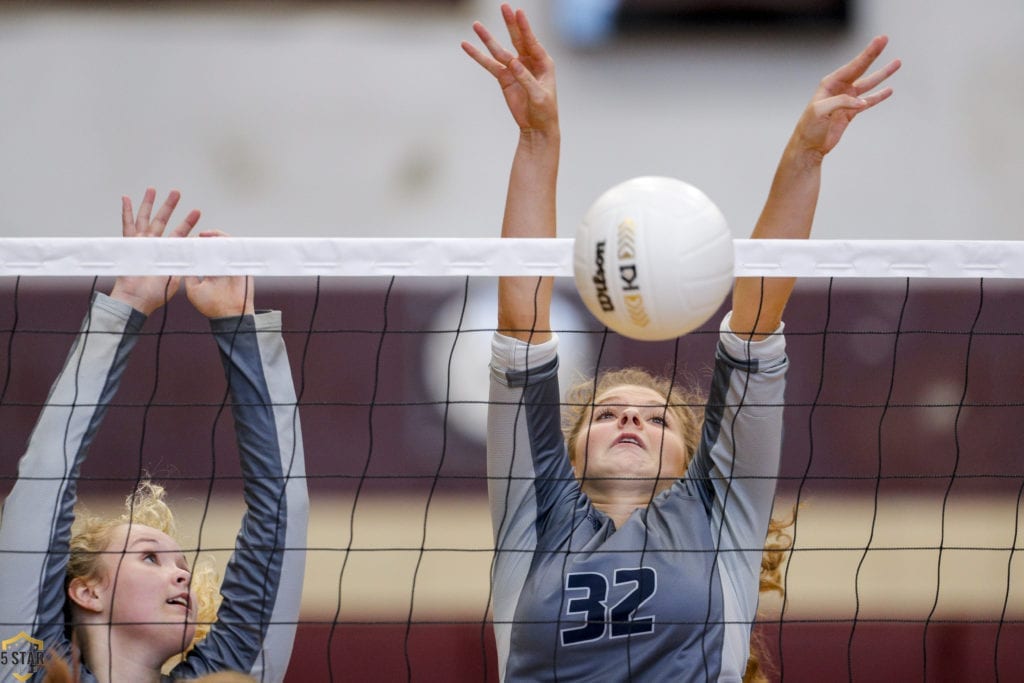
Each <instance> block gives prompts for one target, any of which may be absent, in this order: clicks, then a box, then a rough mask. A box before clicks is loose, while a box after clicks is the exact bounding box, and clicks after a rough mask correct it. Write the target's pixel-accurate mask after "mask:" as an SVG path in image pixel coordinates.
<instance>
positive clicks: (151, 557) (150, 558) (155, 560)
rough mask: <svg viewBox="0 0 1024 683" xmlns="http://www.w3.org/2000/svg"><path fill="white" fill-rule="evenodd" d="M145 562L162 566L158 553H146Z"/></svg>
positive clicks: (143, 559)
mask: <svg viewBox="0 0 1024 683" xmlns="http://www.w3.org/2000/svg"><path fill="white" fill-rule="evenodd" d="M142 561H143V562H150V563H152V564H160V558H159V557H157V555H156V553H146V554H144V555H143V556H142Z"/></svg>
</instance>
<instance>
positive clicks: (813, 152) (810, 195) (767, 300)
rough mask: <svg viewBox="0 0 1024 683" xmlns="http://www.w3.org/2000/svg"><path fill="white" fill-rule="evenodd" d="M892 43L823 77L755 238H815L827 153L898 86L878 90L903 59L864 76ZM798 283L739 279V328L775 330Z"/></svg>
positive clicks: (749, 333)
mask: <svg viewBox="0 0 1024 683" xmlns="http://www.w3.org/2000/svg"><path fill="white" fill-rule="evenodd" d="M888 42H889V39H888V38H886V37H885V36H878V37H877V38H874V39H873V40H872V41H871V42H870V43H868V45H867V47H865V48H864V49H863V50H862V51H861V53H860V54H859V55H857V56H856V57H854V58H853V59H852V60H851V61H850V62H849V63H848V64H846V65H844V66H841V67H840V68H838V69H836V70H835V71H833V72H832V73H830V74H829V75H828V76H825V78H823V79H821V82H820V83H819V84H818V89H817V90H816V91H815V92H814V96H813V97H812V98H811V101H810V102H809V103H808V104H807V106H806V107H805V108H804V111H803V113H802V114H801V115H800V119H799V120H798V121H797V124H796V128H794V129H793V134H792V135H791V136H790V138H789V142H788V143H787V144H786V149H785V150H784V151H783V153H782V158H781V159H780V160H779V165H778V167H777V168H776V170H775V177H774V178H773V180H772V186H771V190H770V191H769V193H768V199H767V200H766V201H765V205H764V208H763V209H762V210H761V215H760V217H759V218H758V220H757V225H756V226H754V232H753V234H752V235H751V237H754V238H758V239H763V238H766V239H806V238H807V237H809V236H810V234H811V228H812V227H813V225H814V212H815V209H816V207H817V205H818V194H819V192H820V189H821V166H822V161H823V159H824V158H825V155H826V154H828V153H829V152H831V151H832V149H834V148H835V146H836V145H837V144H838V143H839V140H840V139H841V138H842V137H843V133H844V132H845V131H846V128H847V126H849V125H850V122H851V121H852V120H853V119H854V117H855V116H857V115H858V114H860V113H861V112H863V111H865V110H867V109H870V108H871V107H873V106H875V105H876V104H878V103H879V102H882V101H883V100H886V99H888V98H889V96H890V95H892V88H888V87H886V88H882V89H881V90H877V91H876V90H875V88H877V87H878V86H879V85H881V83H882V82H883V81H885V79H887V78H889V76H891V75H892V74H894V73H896V70H897V69H899V68H900V65H901V64H900V60H898V59H894V60H892V61H891V62H889V63H888V64H886V65H885V66H883V67H882V68H880V69H878V70H877V71H874V72H872V73H871V74H870V75H867V76H865V75H864V74H865V73H866V72H867V70H868V69H869V68H871V65H872V64H873V63H874V62H875V60H876V59H878V57H879V55H881V54H882V50H884V49H885V46H886V45H887V44H888ZM794 283H795V280H794V279H793V278H763V279H762V278H749V277H741V278H736V285H735V286H734V287H733V291H732V306H733V310H732V320H731V325H732V329H733V331H735V332H737V333H738V334H740V335H742V336H744V337H746V338H750V339H753V340H759V339H763V338H764V337H765V335H768V334H771V333H773V332H774V331H775V330H776V329H777V328H778V326H779V324H780V322H781V320H782V313H783V310H784V309H785V307H786V304H787V302H788V301H789V297H790V295H791V294H792V291H793V285H794Z"/></svg>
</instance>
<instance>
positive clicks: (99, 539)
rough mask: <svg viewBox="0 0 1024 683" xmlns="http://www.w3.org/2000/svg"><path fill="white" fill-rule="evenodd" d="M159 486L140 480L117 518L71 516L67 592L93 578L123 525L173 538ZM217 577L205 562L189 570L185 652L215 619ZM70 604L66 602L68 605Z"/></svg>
mask: <svg viewBox="0 0 1024 683" xmlns="http://www.w3.org/2000/svg"><path fill="white" fill-rule="evenodd" d="M165 496H166V491H165V490H164V487H163V486H160V485H159V484H154V483H153V482H151V481H149V480H148V479H147V480H143V481H142V482H140V483H139V485H138V487H137V488H136V489H135V491H134V492H133V493H132V494H131V495H129V496H128V497H127V498H125V501H124V512H123V513H121V514H120V515H119V516H117V517H100V516H96V515H91V514H88V513H85V512H82V513H78V514H76V516H75V523H74V525H73V527H72V532H71V543H70V548H69V553H68V566H67V571H66V573H65V576H64V588H65V591H66V590H67V588H68V586H69V585H70V584H71V582H72V581H73V580H74V579H76V578H84V579H89V578H95V577H96V576H97V575H98V573H99V569H100V557H101V556H102V554H103V553H104V552H106V551H107V548H108V547H109V546H110V542H111V539H112V538H113V532H114V530H115V529H117V528H118V527H121V526H124V525H125V524H130V525H136V524H139V525H144V526H148V527H152V528H153V529H156V530H158V531H162V532H163V533H165V534H167V535H168V536H170V537H171V538H175V539H176V538H177V528H176V526H175V524H174V514H173V513H172V512H171V508H170V507H168V505H167V503H165V502H164V497H165ZM219 584H220V577H219V576H218V575H217V572H216V570H215V569H214V568H213V566H212V565H210V564H209V563H207V562H201V563H199V562H197V563H196V566H194V567H192V578H191V585H192V590H193V591H194V592H195V595H196V621H197V624H196V634H195V637H194V638H193V639H192V643H191V644H190V645H189V647H188V648H186V650H185V652H188V651H189V650H191V649H192V648H193V647H195V645H196V644H197V643H198V642H199V641H200V640H202V639H203V638H205V637H206V634H208V633H209V632H210V627H211V626H212V625H213V622H214V621H215V620H216V618H217V609H218V608H219V607H220V603H221V595H220V590H219ZM69 602H70V601H69Z"/></svg>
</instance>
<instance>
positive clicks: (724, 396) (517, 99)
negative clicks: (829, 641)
mask: <svg viewBox="0 0 1024 683" xmlns="http://www.w3.org/2000/svg"><path fill="white" fill-rule="evenodd" d="M502 15H503V18H504V21H505V25H506V27H507V29H508V33H509V37H510V41H511V45H512V48H513V50H514V51H511V50H509V49H506V48H505V47H503V46H502V45H501V44H500V43H499V42H498V41H497V40H495V38H494V37H493V36H492V35H491V34H490V33H489V32H488V31H487V30H486V29H485V28H484V27H483V26H481V25H480V24H479V23H477V24H474V30H475V31H476V34H477V35H478V37H479V38H480V40H481V41H482V42H483V44H484V46H485V47H486V52H484V51H481V50H479V49H477V48H475V47H473V45H471V44H469V43H463V49H464V50H465V51H466V52H467V53H468V54H469V55H470V56H471V57H472V58H473V59H474V60H475V61H477V62H478V63H479V64H480V65H481V66H483V67H484V68H485V69H486V70H487V71H488V72H489V73H490V74H491V75H492V76H494V78H495V79H496V80H497V81H498V84H499V85H500V86H501V89H502V93H503V94H504V96H505V101H506V103H507V105H508V107H509V109H510V111H511V113H512V116H513V118H514V119H515V122H516V123H517V124H518V126H519V129H520V134H519V143H518V147H517V148H516V152H515V158H514V161H513V164H512V171H511V178H510V180H509V186H508V197H507V203H506V205H505V214H504V220H503V225H502V236H503V237H507V238H512V237H554V236H555V185H556V177H557V172H558V162H559V140H560V133H559V123H558V108H557V102H556V89H555V70H554V65H553V62H552V60H551V58H550V57H549V55H548V54H547V52H546V51H545V50H544V48H543V47H542V46H541V44H540V43H539V42H538V41H537V38H536V37H535V36H534V34H533V32H532V30H531V28H530V25H529V23H528V21H527V18H526V16H525V14H524V13H523V12H522V11H521V10H519V11H515V12H514V11H512V10H511V9H510V8H509V7H508V6H507V5H503V6H502ZM885 44H886V39H885V38H884V37H879V38H875V39H874V40H872V41H871V43H870V44H869V45H868V46H867V47H866V48H865V49H864V51H863V52H861V54H859V55H858V56H857V57H856V58H854V59H853V61H851V62H850V63H849V64H847V65H846V66H843V67H842V68H840V69H839V70H837V71H835V72H833V73H832V74H830V75H829V76H826V77H825V78H824V79H823V80H822V81H821V84H820V85H819V87H818V90H817V92H816V93H815V95H814V97H813V98H812V100H811V102H810V103H809V104H808V106H807V108H806V109H805V110H804V112H803V115H802V116H801V117H800V120H799V121H798V123H797V125H796V129H795V130H794V132H793V135H792V137H791V138H790V140H789V143H788V144H787V146H786V149H785V151H784V153H783V155H782V160H781V162H780V163H779V166H778V169H777V172H776V175H775V179H774V182H773V184H772V187H771V192H770V195H769V197H768V200H767V203H766V205H765V207H764V210H763V212H762V214H761V216H760V218H759V220H758V223H757V226H756V227H755V229H754V237H758V238H770V237H774V238H806V237H807V236H808V235H809V233H810V229H811V223H812V218H813V214H814V208H815V204H816V203H817V197H818V188H819V180H820V172H821V163H822V158H823V157H824V156H825V154H827V153H828V152H829V151H831V150H832V148H833V147H834V146H835V145H836V143H837V142H838V141H839V139H840V137H841V136H842V133H843V131H844V130H845V129H846V126H847V125H848V124H849V123H850V121H851V120H852V119H853V118H854V116H855V115H857V114H859V113H861V112H863V111H864V110H865V109H868V108H870V107H872V106H874V105H876V104H878V103H879V102H881V101H883V100H884V99H886V98H887V97H889V95H890V94H891V92H892V91H891V90H890V89H889V88H884V89H881V90H878V91H877V92H871V91H872V90H874V88H875V87H877V86H878V85H879V84H881V83H882V82H883V81H884V80H885V79H886V78H888V77H889V76H890V75H891V74H892V73H893V72H894V71H895V70H896V69H897V68H898V67H899V62H898V61H893V62H891V63H889V64H887V65H886V66H884V67H882V68H881V69H879V70H877V71H875V72H873V73H871V74H870V75H865V74H866V72H867V70H868V68H869V67H870V65H871V64H872V63H873V62H874V61H875V59H876V58H877V57H878V56H879V54H880V53H881V52H882V49H883V48H884V47H885ZM868 93H870V94H868ZM793 284H794V283H793V280H791V279H775V280H761V279H743V278H740V279H737V281H736V283H735V287H734V290H733V301H732V306H733V310H732V312H731V314H729V315H727V316H726V317H725V319H724V320H723V321H722V326H721V335H720V343H719V345H718V350H717V354H716V356H717V357H716V367H715V372H714V376H713V379H712V384H711V390H710V397H709V398H708V401H707V404H706V408H705V411H704V416H703V420H701V419H700V418H699V417H698V416H697V415H695V414H693V413H692V412H691V411H689V410H687V408H686V407H685V406H686V405H687V403H689V401H688V400H686V399H685V398H682V399H679V398H677V397H676V392H674V391H673V392H672V393H671V395H670V393H669V387H670V386H672V383H671V381H669V380H657V379H654V378H651V377H650V376H649V375H647V374H646V373H644V372H642V371H628V372H625V373H619V374H617V375H611V376H606V377H600V378H598V379H597V380H596V381H591V382H589V383H588V386H589V390H588V391H586V392H584V394H585V395H584V396H583V397H582V399H581V397H579V396H576V397H572V398H570V399H569V402H570V403H580V404H582V407H581V409H580V410H577V411H575V413H570V414H569V415H568V416H565V417H563V416H562V415H560V410H559V405H560V397H559V387H558V377H557V372H556V371H557V362H558V361H557V355H556V346H557V338H556V337H555V335H553V334H552V333H551V332H550V329H551V328H550V323H549V309H550V302H551V292H552V282H551V280H550V279H541V280H539V281H538V280H537V279H536V278H508V277H506V278H502V279H501V280H500V283H499V294H498V301H499V303H498V329H499V332H498V333H497V334H496V335H495V337H494V341H493V347H492V348H493V357H492V361H491V397H490V416H489V425H488V433H489V438H488V481H489V482H490V491H489V493H490V501H491V514H492V522H493V525H494V533H495V543H496V548H497V552H496V557H495V562H494V567H493V574H492V581H493V603H494V605H493V608H494V624H495V634H496V638H497V644H498V652H499V666H500V670H501V675H502V677H503V678H504V679H505V680H531V681H532V680H550V679H553V678H554V679H561V680H624V679H630V680H632V679H637V680H657V681H662V680H665V681H668V680H672V681H680V680H730V681H738V680H740V679H741V678H743V676H744V675H745V670H746V667H747V662H748V654H749V645H750V631H751V624H752V622H753V621H754V619H755V613H756V609H757V602H758V587H759V586H758V584H759V574H760V567H761V557H762V552H761V548H762V546H763V544H764V542H765V537H766V533H767V531H768V526H769V519H770V515H771V510H772V502H773V498H774V493H775V478H776V477H777V473H778V465H779V451H780V447H781V441H782V433H781V430H782V407H781V406H782V399H783V387H784V384H785V374H786V367H787V362H788V361H787V358H786V354H785V341H784V338H783V335H782V312H783V309H784V308H785V305H786V302H787V301H788V299H789V296H790V293H791V291H792V287H793ZM563 420H564V421H565V422H568V425H567V430H566V431H567V434H568V436H567V438H563V433H562V430H561V429H560V426H561V424H562V423H563Z"/></svg>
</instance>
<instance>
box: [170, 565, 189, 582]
mask: <svg viewBox="0 0 1024 683" xmlns="http://www.w3.org/2000/svg"><path fill="white" fill-rule="evenodd" d="M191 576H192V572H190V571H188V570H187V569H182V568H181V567H178V568H177V574H175V576H174V582H175V583H178V584H182V585H185V584H187V583H188V580H189V578H191Z"/></svg>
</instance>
